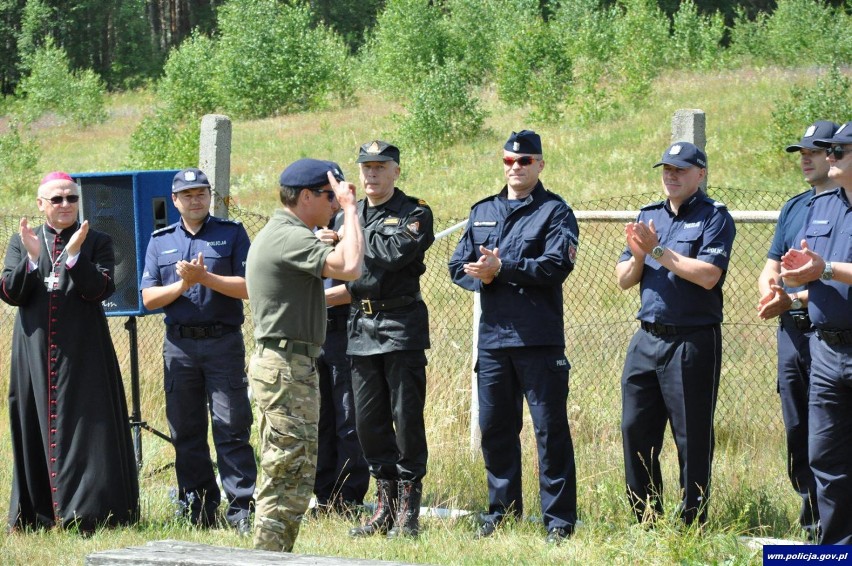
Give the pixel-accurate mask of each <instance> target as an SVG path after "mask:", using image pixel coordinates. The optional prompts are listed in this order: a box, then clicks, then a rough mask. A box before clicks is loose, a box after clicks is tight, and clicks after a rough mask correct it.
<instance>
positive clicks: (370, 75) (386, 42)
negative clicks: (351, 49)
mask: <svg viewBox="0 0 852 566" xmlns="http://www.w3.org/2000/svg"><path fill="white" fill-rule="evenodd" d="M447 45H448V36H447V32H446V30H445V29H444V23H443V21H442V18H441V13H440V12H439V11H438V8H436V7H434V6H433V5H432V2H430V1H429V0H388V2H387V4H386V6H385V10H384V11H383V12H382V13H381V14H380V15H379V17H378V20H377V22H376V27H375V28H374V30H373V32H372V34H371V35H370V37H369V38H368V40H367V43H366V44H365V46H364V48H363V49H362V50H361V55H362V60H361V77H360V80H361V82H362V83H364V85H365V86H367V87H368V88H378V89H380V90H384V91H386V92H389V93H392V94H396V95H401V96H407V95H408V94H409V93H410V92H411V90H412V89H413V88H415V87H416V86H417V85H418V84H419V83H420V82H421V81H422V80H423V79H424V78H425V77H426V76H427V75H428V74H429V72H430V71H431V70H432V69H433V68H435V67H437V66H440V65H442V64H443V62H444V59H445V54H446V50H447Z"/></svg>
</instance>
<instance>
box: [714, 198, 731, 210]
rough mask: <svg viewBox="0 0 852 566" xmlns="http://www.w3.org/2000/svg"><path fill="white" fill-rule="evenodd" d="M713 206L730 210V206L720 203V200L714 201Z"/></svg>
mask: <svg viewBox="0 0 852 566" xmlns="http://www.w3.org/2000/svg"><path fill="white" fill-rule="evenodd" d="M713 206H715V207H716V208H724V209H725V210H727V209H728V205H727V204H725V203H724V202H720V201H718V200H714V201H713Z"/></svg>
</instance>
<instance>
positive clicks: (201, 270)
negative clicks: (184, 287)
mask: <svg viewBox="0 0 852 566" xmlns="http://www.w3.org/2000/svg"><path fill="white" fill-rule="evenodd" d="M176 269H177V274H178V277H180V278H181V279H183V280H184V281H185V282H186V283H187V284H189V285H195V284H196V283H201V281H202V280H203V279H204V277H205V276H206V275H207V266H206V265H204V254H203V253H201V252H198V257H197V258H193V260H192V261H184V260H181V261H179V262H178V263H177V267H176Z"/></svg>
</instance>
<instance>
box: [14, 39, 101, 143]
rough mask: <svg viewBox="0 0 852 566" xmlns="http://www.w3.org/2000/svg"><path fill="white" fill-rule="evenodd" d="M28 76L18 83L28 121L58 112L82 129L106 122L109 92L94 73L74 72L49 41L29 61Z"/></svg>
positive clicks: (18, 93) (21, 101)
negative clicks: (106, 101) (105, 103)
mask: <svg viewBox="0 0 852 566" xmlns="http://www.w3.org/2000/svg"><path fill="white" fill-rule="evenodd" d="M26 67H27V68H28V69H29V74H28V75H27V76H26V77H24V78H23V79H21V82H20V83H18V91H17V97H18V99H19V107H20V108H21V110H20V114H21V116H22V118H23V119H24V120H25V121H28V122H29V121H33V120H37V119H38V118H39V117H41V116H42V115H43V114H45V113H46V112H51V111H52V112H56V113H57V114H59V115H60V116H64V117H66V118H68V119H70V120H72V121H73V122H74V123H76V124H78V125H80V126H89V125H92V124H96V123H99V122H103V121H104V120H105V119H106V117H107V113H106V110H105V109H104V96H105V93H106V89H105V88H104V85H103V82H102V81H101V80H100V78H99V77H98V76H97V75H96V74H95V73H94V72H93V71H91V70H85V71H81V72H77V73H71V71H69V69H68V56H67V55H66V53H65V51H64V50H63V49H61V48H59V47H56V46H54V44H53V40H52V39H51V38H48V39H47V41H46V42H45V45H44V46H43V47H41V48H39V49H37V50H36V51H35V52H34V53H33V54H32V56H31V57H28V59H27V61H26Z"/></svg>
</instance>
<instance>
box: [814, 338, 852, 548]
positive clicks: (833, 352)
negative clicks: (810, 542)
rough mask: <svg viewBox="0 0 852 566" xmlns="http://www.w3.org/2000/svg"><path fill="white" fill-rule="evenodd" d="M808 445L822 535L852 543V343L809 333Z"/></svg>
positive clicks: (825, 541)
mask: <svg viewBox="0 0 852 566" xmlns="http://www.w3.org/2000/svg"><path fill="white" fill-rule="evenodd" d="M809 403H810V404H809V408H810V412H809V419H808V427H809V436H808V449H809V455H810V463H811V469H812V470H813V472H814V478H815V479H816V485H817V502H818V503H819V515H820V523H821V525H822V540H821V541H820V544H852V442H850V433H851V432H852V345H849V344H845V345H844V344H837V345H834V346H831V345H829V344H826V343H825V342H823V341H822V340H820V339H819V338H818V337H817V336H816V335H815V334H814V335H813V336H811V391H810V402H809Z"/></svg>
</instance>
